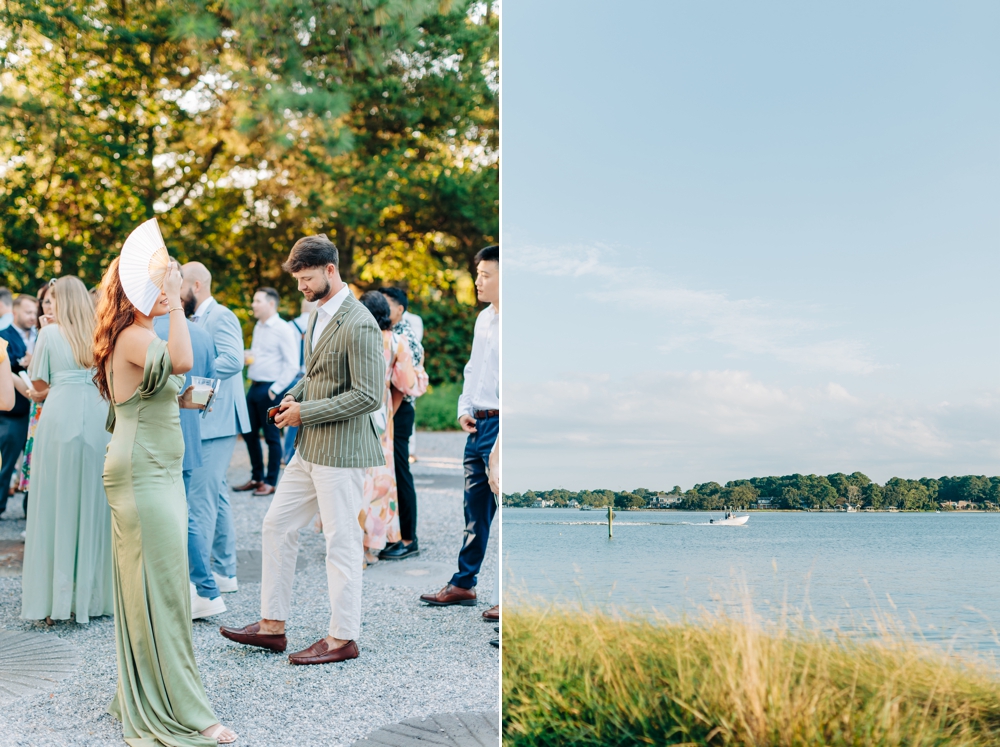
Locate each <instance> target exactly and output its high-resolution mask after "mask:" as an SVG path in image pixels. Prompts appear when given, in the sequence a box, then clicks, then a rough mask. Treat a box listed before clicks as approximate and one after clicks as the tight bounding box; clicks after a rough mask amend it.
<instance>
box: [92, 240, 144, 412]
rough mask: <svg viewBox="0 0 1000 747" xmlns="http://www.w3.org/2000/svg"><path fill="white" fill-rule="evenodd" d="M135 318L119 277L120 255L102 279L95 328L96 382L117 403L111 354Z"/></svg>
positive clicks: (108, 398) (106, 397)
mask: <svg viewBox="0 0 1000 747" xmlns="http://www.w3.org/2000/svg"><path fill="white" fill-rule="evenodd" d="M134 321H135V306H133V305H132V302H131V301H129V300H128V296H126V295H125V289H124V288H122V281H121V278H119V277H118V257H115V259H114V261H112V262H111V264H110V265H108V269H107V271H106V272H105V273H104V278H103V279H102V280H101V300H100V302H99V303H98V304H97V326H96V327H95V328H94V366H95V367H96V368H97V372H96V373H95V374H94V383H95V384H97V389H98V390H99V391H100V392H101V396H102V397H104V399H106V400H107V401H108V402H113V401H114V397H113V394H112V392H111V384H110V382H109V381H108V372H109V371H110V370H111V355H112V354H113V353H114V352H115V343H117V342H118V335H120V334H121V333H122V332H123V331H124V330H125V329H126V328H127V327H129V326H130V325H131V324H132V323H133V322H134Z"/></svg>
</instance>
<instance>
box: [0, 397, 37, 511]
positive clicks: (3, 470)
mask: <svg viewBox="0 0 1000 747" xmlns="http://www.w3.org/2000/svg"><path fill="white" fill-rule="evenodd" d="M30 420H31V416H30V414H29V413H24V414H23V415H13V416H12V415H6V414H5V415H3V416H0V457H2V459H3V464H2V466H0V514H2V513H3V512H4V510H5V509H6V508H7V497H8V495H7V494H8V492H9V489H10V481H11V479H12V478H13V477H14V468H15V467H16V466H17V459H18V457H19V456H21V453H22V452H23V451H24V445H25V444H26V443H27V442H28V423H29V422H30ZM24 508H25V511H24V514H25V516H27V514H28V510H27V509H28V506H27V501H25V507H24Z"/></svg>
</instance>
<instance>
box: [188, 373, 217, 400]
mask: <svg viewBox="0 0 1000 747" xmlns="http://www.w3.org/2000/svg"><path fill="white" fill-rule="evenodd" d="M214 383H215V381H214V380H213V379H206V378H205V377H203V376H192V377H191V385H192V386H193V387H194V389H193V390H192V391H191V401H192V402H194V403H195V404H196V405H207V404H208V398H209V397H211V396H212V385H213V384H214Z"/></svg>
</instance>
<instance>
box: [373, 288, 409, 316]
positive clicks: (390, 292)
mask: <svg viewBox="0 0 1000 747" xmlns="http://www.w3.org/2000/svg"><path fill="white" fill-rule="evenodd" d="M378 290H379V293H381V294H382V295H383V296H386V297H387V298H391V299H392V300H393V301H395V302H396V303H397V304H398V305H399V306H402V307H403V311H406V310H407V309H408V308H409V307H410V300H409V299H408V298H407V297H406V291H405V290H403V289H402V288H379V289H378Z"/></svg>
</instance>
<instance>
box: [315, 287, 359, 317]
mask: <svg viewBox="0 0 1000 747" xmlns="http://www.w3.org/2000/svg"><path fill="white" fill-rule="evenodd" d="M350 292H351V287H350V286H349V285H347V283H344V287H343V288H341V289H340V290H339V291H337V292H336V293H335V294H334V296H333V298H331V299H330V300H329V301H327V302H326V303H324V304H323V305H322V306H317V307H316V311H319V312H322V313H323V314H325V315H326V316H329V317H332V316H333V315H334V314H336V313H337V311H338V310H339V309H340V306H341V304H343V303H344V299H345V298H347V294H348V293H350Z"/></svg>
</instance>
